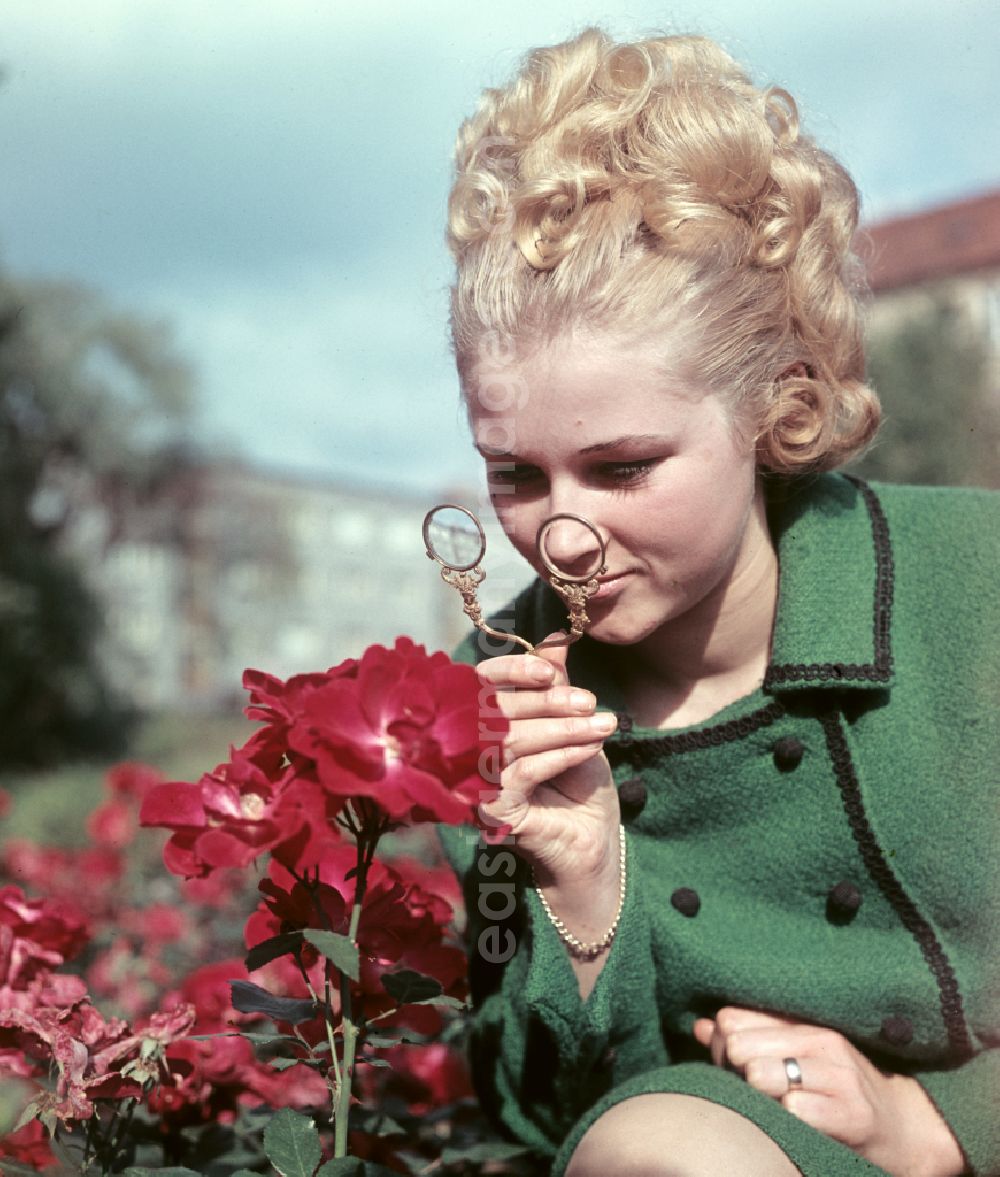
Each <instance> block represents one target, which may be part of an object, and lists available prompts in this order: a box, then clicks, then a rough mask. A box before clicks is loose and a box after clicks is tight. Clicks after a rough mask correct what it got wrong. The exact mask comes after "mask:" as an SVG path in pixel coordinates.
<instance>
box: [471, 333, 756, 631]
mask: <svg viewBox="0 0 1000 1177" xmlns="http://www.w3.org/2000/svg"><path fill="white" fill-rule="evenodd" d="M473 376H474V379H473V381H472V387H471V388H469V390H468V391H469V400H470V404H469V410H470V417H471V422H472V428H473V434H474V438H475V442H476V445H477V448H478V449H479V450H480V452H481V453H482V454H483V456H484V457H485V458H486V461H487V467H488V477H489V484H490V490H491V497H492V500H493V504H494V507H495V509H496V511H497V514H498V516H499V518H500V521H501V524H502V525H503V528H504V530H505V531H506V533H507V535H508V536H509V538H510V540H511V542H512V543H513V545H514V547H515V548H517V550H518V551H519V552H520V553H521V555H522V556H524V558H525V559H526V560H528V562H529V563H530V564H532V566H533V567H534V568H535V569H536V570H541V562H540V560H539V558H538V554H537V551H536V548H535V535H536V532H537V530H538V527H539V525H540V524H541V523H542V521H543V520H544V519H546V518H547V517H548V516H550V515H553V514H556V513H559V512H573V513H575V514H578V515H584V516H586V517H587V518H588V519H590V520H592V521H593V523H594V524H595V525H596V526H597V528H598V529H599V531H600V532H601V534H602V536H603V537H604V538H605V540H606V542H607V556H606V565H607V571H606V572H605V573H604V574H603V575H602V576H601V577H600V578H599V580H600V587H599V590H598V592H597V593H596V594H595V595H594V596H593V597H592V598H591V599H590V603H589V605H588V614H589V616H590V619H591V626H590V630H589V633H590V634H591V636H593V637H594V638H597V639H598V640H600V641H604V642H610V643H613V644H622V645H624V644H632V643H635V642H641V641H643V640H644V639H646V638H648V637H650V636H651V635H653V634H654V633H656V632H657V631H659V630H661V629H662V628H663V627H664V626H669V625H670V624H671V623H672V622H674V621H677V620H678V619H681V618H685V619H687V620H691V619H693V616H695V615H697V614H698V613H700V614H701V615H703V616H704V617H706V618H711V617H712V616H713V611H714V612H715V613H717V611H718V609H719V608H720V605H721V602H722V601H723V600H724V599H725V597H726V594H727V589H728V588H729V587H730V585H731V584H732V583H733V582H734V580H736V579H738V578H739V576H740V574H741V571H742V570H744V569H745V568H746V567H747V566H748V565H749V564H750V562H751V561H752V560H753V558H754V555H755V549H756V548H757V547H759V545H760V544H761V543H766V542H767V540H766V532H765V531H764V528H763V523H762V519H763V513H762V512H761V511H757V512H755V510H754V508H755V506H758V507H759V506H760V505H761V504H760V502H759V501H758V495H759V494H760V491H759V484H758V480H757V478H756V468H755V461H754V447H753V443H752V442H751V441H746V440H741V439H740V438H739V437H738V435H737V433H736V431H735V430H734V428H733V424H732V420H731V416H730V414H729V412H728V410H727V408H726V406H725V405H724V404H723V402H722V401H721V400H720V399H719V397H718V396H716V395H714V394H713V393H710V392H707V391H705V390H704V389H701V388H699V387H698V386H697V385H696V384H693V383H691V382H690V381H687V380H682V379H680V378H676V379H671V378H670V376H669V375H664V372H663V365H662V361H661V358H660V355H659V354H654V352H653V350H652V348H651V347H650V346H648V345H645V346H643V345H639V346H637V345H636V344H635V343H634V342H628V343H626V342H625V341H623V340H616V339H615V338H614V337H608V336H601V335H593V334H586V335H581V334H576V333H575V334H574V335H573V336H572V337H567V338H564V339H562V340H560V341H558V342H556V343H555V344H548V345H546V346H544V347H543V348H542V349H540V350H538V351H535V352H533V353H525V354H523V355H521V354H518V355H512V354H506V355H505V354H503V353H502V351H501V349H496V350H495V351H494V352H493V353H492V354H489V355H484V356H482V357H481V358H480V361H479V363H478V366H477V368H476V369H475V372H474V373H473ZM547 546H548V551H549V554H550V557H551V558H553V559H554V560H556V561H557V562H558V563H559V564H560V566H563V567H565V566H566V565H570V566H571V568H570V570H571V571H577V572H582V571H583V570H584V567H585V566H587V565H589V564H591V563H592V562H593V557H594V553H595V544H594V541H593V540H592V539H590V538H588V536H587V534H586V532H584V531H583V529H581V528H579V527H578V526H574V525H562V524H557V525H555V526H554V527H553V528H552V529H551V531H550V542H549V543H548V545H547Z"/></svg>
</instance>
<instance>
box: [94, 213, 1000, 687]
mask: <svg viewBox="0 0 1000 1177" xmlns="http://www.w3.org/2000/svg"><path fill="white" fill-rule="evenodd" d="M861 244H862V250H861V251H862V253H863V255H864V257H865V260H866V262H867V264H868V267H869V276H870V283H871V288H872V293H873V296H874V305H873V311H872V319H873V330H879V329H881V328H890V327H891V325H892V323H893V321H894V320H896V319H898V318H899V317H901V316H903V315H905V314H909V313H910V312H911V311H913V310H915V309H919V307H920V305H921V303H922V302H928V301H929V300H933V299H934V298H936V297H938V296H940V295H942V294H943V295H946V296H947V297H949V298H951V299H953V300H955V301H956V302H957V303H958V304H959V305H960V306H961V307H963V308H964V311H965V313H967V314H968V315H969V316H970V318H971V321H972V322H973V323H974V324H976V325H977V328H978V329H979V330H981V331H982V332H983V333H984V334H985V336H986V337H987V339H988V340H989V341H990V343H991V345H992V357H993V363H994V364H995V372H996V373H997V379H996V385H997V388H998V391H1000V191H998V192H994V193H991V194H988V195H985V196H979V197H975V198H972V199H969V200H965V201H960V202H957V203H954V204H950V205H947V206H945V207H942V208H936V209H932V210H929V211H925V212H920V213H916V214H914V215H911V216H905V217H899V218H896V219H893V220H891V221H886V222H883V223H881V224H876V225H873V226H869V227H868V228H867V229H866V230H865V233H864V237H863V239H862V243H861ZM441 499H453V500H454V499H457V500H458V501H460V502H465V503H466V504H467V505H469V506H473V507H477V506H478V503H477V501H476V496H475V495H474V493H473V492H471V491H467V492H465V493H464V494H460V493H458V492H453V493H450V494H449V493H442V494H441V495H440V496H438V497H437V498H434V499H432V498H425V497H417V496H412V495H406V494H402V493H398V492H392V491H386V490H380V489H378V488H374V487H358V486H349V485H346V484H340V483H337V482H332V481H331V482H318V481H315V480H307V479H306V478H304V477H300V478H296V477H292V476H287V475H285V476H282V475H277V474H274V473H269V472H267V471H264V470H260V469H254V468H250V467H247V466H244V465H241V464H237V463H232V462H229V463H220V464H203V465H200V466H194V467H190V468H186V469H182V470H179V471H178V473H177V475H176V477H175V478H174V479H173V480H172V481H171V482H170V484H169V485H168V486H167V488H166V489H165V490H163V491H162V492H161V493H160V494H159V495H157V497H156V499H155V501H153V502H149V503H145V504H143V505H141V506H136V507H135V508H134V509H131V510H128V511H126V512H125V513H124V514H123V516H122V519H121V521H120V523H119V534H117V535H116V536H115V539H114V542H111V543H107V542H105V543H102V544H97V545H92V546H91V547H90V550H89V552H87V551H86V548H87V545H86V544H85V543H84V544H82V545H78V546H79V547H80V550H81V552H82V553H83V554H85V555H86V557H87V559H86V562H87V564H88V566H89V568H90V570H91V581H92V583H93V585H94V587H95V588H96V589H97V590H98V592H99V594H100V596H101V597H102V599H103V600H104V602H105V605H106V611H107V618H108V633H107V640H106V642H105V652H106V659H107V662H108V665H109V668H110V670H111V672H112V677H113V680H114V682H115V683H116V685H117V686H118V688H119V689H120V690H122V691H123V692H125V693H126V694H127V695H128V696H130V697H131V698H132V699H134V700H135V701H136V702H137V703H138V704H139V705H140V706H143V707H147V708H178V707H179V708H184V707H191V708H194V707H226V706H234V705H241V704H242V701H243V695H242V692H241V687H240V684H241V678H242V673H243V670H244V668H245V667H248V666H253V667H256V668H258V669H261V670H266V671H269V672H270V673H273V674H276V675H278V676H280V677H285V676H287V675H290V674H293V673H298V672H303V671H309V670H317V669H325V668H326V667H328V666H332V665H335V664H336V663H338V662H340V661H341V660H342V659H344V658H347V657H350V656H356V655H358V654H360V653H361V651H362V650H363V649H364V648H365V646H367V645H368V644H370V643H372V642H382V643H391V642H392V641H393V639H394V638H395V637H396V636H397V635H398V634H404V633H405V634H409V635H410V636H411V637H413V638H414V639H415V640H416V641H419V642H423V643H424V644H425V645H427V646H428V648H430V649H449V648H451V647H452V646H453V645H454V644H455V642H456V641H457V640H458V639H459V638H460V637H461V635H462V634H464V633H465V632H466V630H467V628H468V623H467V621H466V619H465V617H464V616H463V614H462V610H461V602H460V599H459V597H458V594H457V593H456V592H455V591H454V590H453V589H451V588H449V587H448V586H446V585H444V584H442V583H441V580H440V577H439V573H438V569H437V566H436V565H434V564H433V563H432V562H431V561H429V560H428V559H426V557H425V554H424V548H423V541H422V538H421V524H422V521H423V517H424V513H425V511H426V510H427V509H428V507H430V506H432V505H433V503H434V502H436V501H440V500H441ZM490 519H491V516H489V513H488V512H484V513H483V521H484V524H486V525H487V528H488V546H489V550H488V555H487V559H486V568H487V573H488V576H487V581H486V582H485V583H484V585H483V588H482V590H481V597H482V599H483V602H484V605H485V606H486V608H487V609H488V610H489V609H497V608H499V607H500V606H501V605H502V604H503V603H504V602H505V601H507V600H509V599H510V597H512V596H513V595H514V593H515V592H516V591H517V589H518V588H520V587H521V585H523V584H524V583H526V581H527V579H528V578H529V574H528V571H527V568H526V566H525V565H524V564H523V563H522V562H521V561H519V560H518V558H517V557H516V556H515V555H514V554H513V552H512V551H511V550H510V548H509V546H507V545H506V542H505V541H504V539H503V537H502V535H500V534H499V532H498V528H497V527H496V525H495V523H491V522H490Z"/></svg>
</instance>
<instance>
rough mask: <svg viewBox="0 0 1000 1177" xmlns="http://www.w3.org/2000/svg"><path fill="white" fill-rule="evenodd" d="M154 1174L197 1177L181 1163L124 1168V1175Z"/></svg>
mask: <svg viewBox="0 0 1000 1177" xmlns="http://www.w3.org/2000/svg"><path fill="white" fill-rule="evenodd" d="M154 1174H155V1177H199V1174H198V1173H196V1172H195V1171H194V1169H185V1168H184V1167H183V1166H182V1165H172V1166H171V1167H170V1168H168V1169H148V1168H146V1166H145V1165H130V1166H129V1167H128V1168H127V1169H126V1170H125V1177H154ZM257 1177H259V1175H257Z"/></svg>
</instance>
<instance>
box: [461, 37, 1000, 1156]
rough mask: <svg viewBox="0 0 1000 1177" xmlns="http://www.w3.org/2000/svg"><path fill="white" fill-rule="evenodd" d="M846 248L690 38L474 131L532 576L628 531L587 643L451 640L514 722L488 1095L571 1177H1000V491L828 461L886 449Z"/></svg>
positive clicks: (487, 363) (841, 212) (476, 306)
mask: <svg viewBox="0 0 1000 1177" xmlns="http://www.w3.org/2000/svg"><path fill="white" fill-rule="evenodd" d="M856 223H857V196H856V192H855V189H854V186H853V184H852V182H851V180H850V178H849V177H848V176H847V174H846V173H845V172H844V170H843V169H842V167H841V166H840V165H839V164H838V163H837V162H836V161H834V160H833V159H832V158H831V157H830V156H829V155H827V154H826V153H825V152H823V151H822V150H821V149H820V148H818V147H817V146H816V145H815V144H814V143H813V142H812V141H811V140H810V139H809V138H807V137H806V136H805V135H803V134H802V133H800V132H799V129H798V125H797V116H796V110H795V105H794V102H793V100H792V99H791V98H790V96H789V95H787V94H786V93H784V92H782V91H778V90H764V91H762V90H758V89H756V88H755V87H754V86H753V85H752V84H751V83H750V81H749V80H748V78H747V76H746V75H745V73H744V72H743V71H742V70H741V69H740V68H739V67H738V66H737V65H736V64H735V63H734V62H733V61H732V60H731V59H730V58H729V57H728V56H727V55H726V54H725V53H724V52H723V51H722V50H721V49H719V48H718V47H717V46H716V45H714V44H713V43H711V42H710V41H707V40H704V39H700V38H693V37H663V38H660V39H654V40H649V41H644V42H640V43H637V44H631V45H616V44H614V43H612V42H611V41H610V40H609V39H608V38H607V37H606V36H604V35H603V34H602V33H600V32H598V31H596V30H589V31H587V32H585V33H583V34H582V35H581V36H579V37H577V38H576V39H575V40H572V41H570V42H567V43H566V44H563V45H559V46H555V47H554V48H550V49H544V50H539V51H537V52H535V53H533V54H531V55H530V56H529V57H528V58H527V60H526V63H525V65H524V67H523V70H522V72H521V73H520V75H519V76H518V77H517V78H515V79H514V81H513V82H512V83H511V84H510V85H509V86H508V87H507V88H506V89H502V90H492V91H487V92H486V94H485V95H484V97H483V101H482V104H481V106H480V109H479V111H478V113H477V114H476V115H474V116H473V117H472V118H471V119H470V120H468V122H467V123H466V124H465V125H464V126H463V128H462V130H461V132H460V135H459V141H458V148H457V176H456V180H455V185H454V189H453V192H452V195H451V202H450V222H449V233H450V243H451V247H452V250H453V253H454V257H455V260H456V264H457V278H456V283H455V286H454V291H453V303H452V328H453V337H454V344H455V353H456V358H457V363H458V370H459V374H460V378H461V383H462V388H463V393H464V396H465V399H466V403H467V406H468V411H469V417H470V421H471V425H472V430H473V434H474V438H475V442H476V444H477V446H478V447H479V449H480V451H481V452H482V454H483V457H484V458H485V460H486V464H487V470H488V478H489V484H490V489H491V494H492V498H493V502H494V505H495V507H496V509H497V513H498V515H499V518H500V520H501V523H502V525H503V527H504V529H505V531H506V532H507V534H508V535H509V537H510V538H511V540H512V541H513V543H514V545H515V547H517V548H518V550H519V551H520V552H521V553H522V554H523V555H524V556H525V558H526V559H528V560H529V561H530V562H532V564H533V565H534V566H535V567H536V569H537V570H539V572H540V573H542V572H543V571H544V570H543V569H542V565H541V562H540V559H539V555H538V552H537V550H536V547H535V535H536V532H537V529H538V527H539V524H540V523H541V522H542V521H543V520H544V519H546V518H547V517H549V516H551V515H553V514H560V513H574V514H579V515H583V516H585V517H587V518H588V519H590V520H591V521H592V522H593V523H594V525H595V526H596V527H597V529H598V531H599V532H600V534H601V536H602V537H603V538H604V539H605V540H606V543H607V554H606V571H604V572H603V573H602V574H601V576H600V577H599V588H598V591H597V592H596V593H595V595H594V596H593V597H592V598H591V600H590V603H589V606H588V613H589V616H590V619H591V625H590V628H589V630H588V632H587V635H586V636H585V637H584V638H583V639H582V640H580V641H579V642H578V643H576V644H574V645H572V646H570V647H568V648H567V647H566V646H565V645H555V644H553V645H549V646H546V647H544V648H543V649H541V650H540V651H538V653H537V654H535V655H521V654H517V653H510V652H506V651H503V650H499V652H498V649H497V644H496V642H495V641H494V640H492V639H485V638H483V636H482V635H473V637H471V638H470V639H469V641H468V643H467V645H466V646H465V647H464V648H463V651H462V653H463V656H465V657H467V658H468V659H470V660H474V661H476V662H477V663H478V664H479V670H480V675H481V678H482V681H483V682H484V684H487V685H489V686H492V687H497V688H500V692H501V693H500V700H501V704H500V705H501V708H502V710H503V712H504V713H505V714H506V715H507V716H508V717H509V719H510V732H509V736H508V737H507V740H506V748H505V759H504V764H503V767H502V773H501V774H500V779H499V782H498V783H499V786H500V787H499V791H498V795H497V798H496V800H495V801H494V802H492V803H491V804H490V805H489V806H487V807H486V812H485V817H486V818H487V819H488V820H489V821H493V822H499V823H504V824H506V825H508V826H509V827H510V829H511V835H510V837H509V838H508V839H507V842H506V843H505V844H499V845H494V846H492V847H491V848H484V847H482V846H476V845H474V844H473V843H472V840H471V839H470V838H464V839H463V838H461V837H456V838H452V839H450V843H449V847H450V852H451V853H452V856H453V859H454V861H455V863H456V866H457V867H458V869H459V870H460V871H461V872H462V874H463V876H464V878H465V885H466V894H467V900H468V906H469V912H470V937H471V940H472V943H473V945H474V946H475V947H474V949H473V953H472V956H473V976H472V982H473V990H474V998H475V1003H476V1007H477V1014H476V1029H475V1040H474V1065H475V1072H476V1079H477V1085H478V1088H479V1091H480V1095H481V1098H482V1099H483V1101H484V1103H485V1104H486V1106H487V1107H488V1108H489V1109H490V1110H491V1112H492V1113H493V1114H494V1115H495V1116H496V1118H497V1119H498V1121H499V1122H500V1123H501V1124H502V1125H503V1126H504V1127H505V1129H506V1130H507V1131H508V1132H509V1133H510V1134H511V1135H512V1136H513V1137H514V1138H516V1139H519V1140H522V1141H524V1142H525V1143H527V1144H529V1145H531V1146H533V1147H534V1148H536V1149H537V1150H538V1151H539V1153H540V1154H541V1155H543V1156H545V1157H548V1158H550V1159H551V1160H552V1172H553V1173H555V1174H562V1173H567V1174H568V1175H569V1177H588V1175H597V1174H601V1175H603V1174H609V1173H615V1174H670V1175H674V1177H680V1175H683V1177H693V1175H706V1177H708V1175H711V1177H719V1175H721V1174H727V1175H728V1174H750V1175H759V1177H784V1175H786V1174H794V1173H797V1172H801V1173H804V1174H806V1175H807V1177H840V1175H841V1174H844V1175H846V1174H851V1175H852V1177H853V1175H856V1174H860V1173H865V1172H869V1173H875V1172H888V1173H891V1174H894V1175H900V1177H902V1175H906V1177H918V1175H926V1177H951V1175H956V1174H962V1173H966V1172H974V1173H977V1174H1000V1114H998V1111H1000V1109H998V1107H997V1094H998V1092H1000V1051H998V1050H997V1047H998V1045H1000V959H998V955H1000V954H998V951H997V945H998V944H1000V939H998V933H1000V894H998V892H1000V887H998V879H997V870H996V867H995V865H994V861H993V859H994V847H995V845H996V836H997V832H998V826H1000V797H998V786H1000V740H998V736H997V725H996V720H995V715H996V706H997V700H998V699H1000V654H998V650H1000V643H998V641H997V633H998V632H1000V588H998V585H1000V576H998V573H1000V553H998V550H997V542H996V541H997V536H998V534H1000V532H998V524H1000V496H995V495H990V494H988V493H986V492H974V491H940V490H928V489H914V488H894V487H888V486H885V487H870V486H867V485H865V484H863V483H860V482H858V481H856V480H853V479H850V478H848V477H846V476H843V475H839V474H833V473H830V471H832V470H833V469H834V468H835V467H837V466H839V465H841V464H843V463H844V462H846V461H847V460H848V459H850V458H851V457H852V456H854V455H855V454H856V453H857V452H859V450H860V449H861V448H862V447H863V446H864V445H865V444H866V443H867V442H868V441H869V440H870V439H871V437H872V435H873V433H874V431H875V429H876V427H877V423H878V405H877V401H876V398H875V396H874V394H873V393H872V392H871V390H870V389H868V388H867V387H866V386H865V384H864V375H863V351H862V340H861V333H862V325H861V321H860V317H859V303H858V287H859V275H858V271H857V267H856V265H855V262H854V258H853V256H852V254H851V241H852V237H853V234H854V230H855V227H856ZM914 395H920V390H919V389H915V390H914ZM594 547H595V544H594V541H593V540H592V539H591V538H589V536H588V533H587V532H586V531H585V530H583V529H580V528H577V527H574V526H573V525H572V524H571V523H569V522H563V523H557V524H556V525H554V527H553V528H552V529H551V532H550V545H549V550H550V554H552V555H553V556H555V557H557V558H558V560H559V562H560V564H562V565H567V564H569V565H571V566H573V567H579V568H581V569H582V568H583V567H584V566H586V565H588V564H590V563H591V562H592V561H593V558H594ZM504 620H505V624H507V625H509V626H510V627H511V628H513V629H514V630H515V631H516V632H517V633H519V634H521V635H522V636H525V637H528V638H529V639H531V640H533V641H540V640H541V639H543V638H544V637H545V636H546V635H547V634H549V633H551V632H553V631H555V630H558V629H559V628H560V627H561V626H562V625H563V624H564V622H565V607H564V606H563V605H562V603H561V601H560V600H559V598H558V597H557V596H556V595H555V594H554V593H553V591H552V590H551V589H550V588H549V587H548V586H547V585H546V584H545V583H544V581H543V579H539V581H537V582H536V583H535V585H534V586H532V587H531V588H530V589H529V590H527V592H526V593H524V594H523V595H522V596H521V597H520V598H519V599H518V601H517V602H516V603H515V605H514V606H513V608H512V611H511V613H510V614H509V615H508V616H507V617H506V618H505V619H504ZM507 891H509V892H510V893H511V894H512V896H513V898H514V900H515V901H516V902H512V903H511V904H509V905H508V904H506V903H505V902H503V897H504V895H505V894H506V892H507Z"/></svg>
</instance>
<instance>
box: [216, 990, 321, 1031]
mask: <svg viewBox="0 0 1000 1177" xmlns="http://www.w3.org/2000/svg"><path fill="white" fill-rule="evenodd" d="M229 988H230V989H231V990H232V991H233V1008H234V1009H238V1010H239V1011H240V1013H244V1014H266V1015H267V1016H268V1017H269V1018H273V1019H274V1021H276V1022H291V1023H292V1025H296V1024H297V1023H298V1022H308V1021H309V1019H310V1018H312V1017H315V1016H316V1012H317V1011H316V1006H315V1005H314V1004H313V1002H312V1001H309V1000H307V999H304V998H298V997H275V996H274V994H273V993H268V991H267V990H266V989H261V987H260V986H259V985H255V984H254V983H253V982H252V981H230V982H229Z"/></svg>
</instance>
